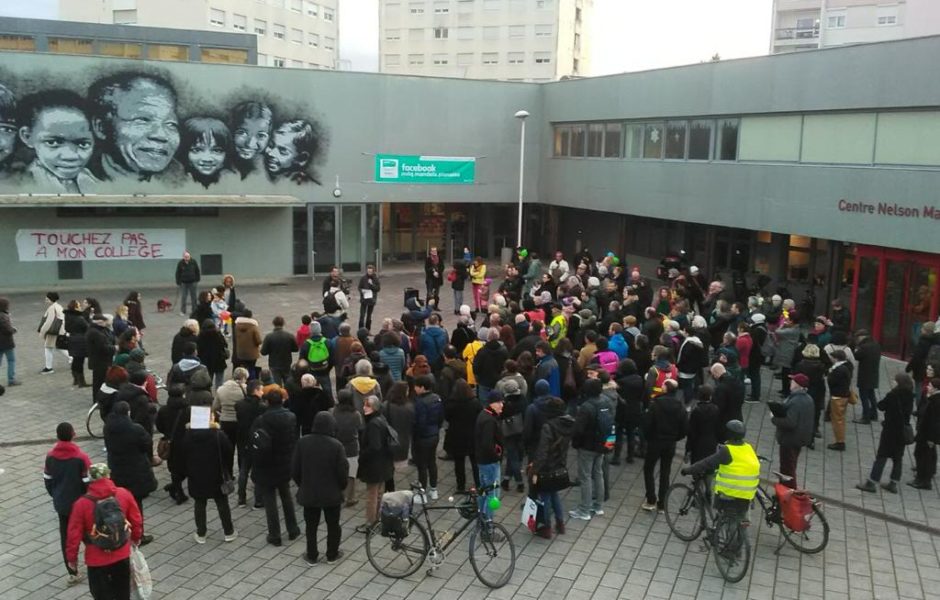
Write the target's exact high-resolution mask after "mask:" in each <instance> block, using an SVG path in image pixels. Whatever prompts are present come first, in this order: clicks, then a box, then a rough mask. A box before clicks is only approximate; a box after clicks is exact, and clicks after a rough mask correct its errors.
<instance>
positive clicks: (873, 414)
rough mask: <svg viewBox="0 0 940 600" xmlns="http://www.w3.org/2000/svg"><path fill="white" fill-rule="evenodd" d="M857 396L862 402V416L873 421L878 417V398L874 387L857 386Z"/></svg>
mask: <svg viewBox="0 0 940 600" xmlns="http://www.w3.org/2000/svg"><path fill="white" fill-rule="evenodd" d="M858 398H859V400H860V401H861V403H862V417H864V418H866V419H870V420H872V421H875V420H877V419H878V400H877V398H875V390H874V388H858Z"/></svg>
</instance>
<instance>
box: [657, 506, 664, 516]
mask: <svg viewBox="0 0 940 600" xmlns="http://www.w3.org/2000/svg"><path fill="white" fill-rule="evenodd" d="M656 512H658V513H659V514H661V515H664V514H666V507H665V506H663V505H662V504H657V505H656Z"/></svg>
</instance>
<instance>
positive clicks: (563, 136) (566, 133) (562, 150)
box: [552, 125, 571, 156]
mask: <svg viewBox="0 0 940 600" xmlns="http://www.w3.org/2000/svg"><path fill="white" fill-rule="evenodd" d="M570 140H571V128H569V127H568V126H567V125H555V143H554V145H553V151H552V156H568V143H569V141H570Z"/></svg>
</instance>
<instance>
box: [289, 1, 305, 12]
mask: <svg viewBox="0 0 940 600" xmlns="http://www.w3.org/2000/svg"><path fill="white" fill-rule="evenodd" d="M290 9H291V10H292V11H294V12H295V13H302V12H303V11H304V0H290Z"/></svg>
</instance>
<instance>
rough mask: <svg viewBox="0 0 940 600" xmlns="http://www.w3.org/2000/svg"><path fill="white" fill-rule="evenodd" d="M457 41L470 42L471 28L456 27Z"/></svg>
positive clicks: (471, 36)
mask: <svg viewBox="0 0 940 600" xmlns="http://www.w3.org/2000/svg"><path fill="white" fill-rule="evenodd" d="M457 39H458V40H472V39H473V27H458V28H457Z"/></svg>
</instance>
